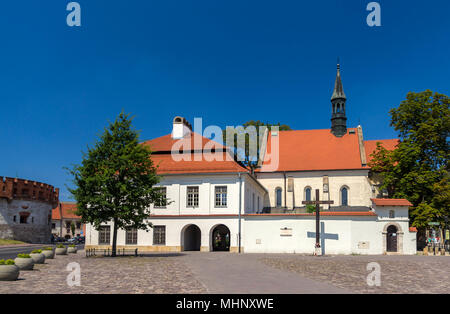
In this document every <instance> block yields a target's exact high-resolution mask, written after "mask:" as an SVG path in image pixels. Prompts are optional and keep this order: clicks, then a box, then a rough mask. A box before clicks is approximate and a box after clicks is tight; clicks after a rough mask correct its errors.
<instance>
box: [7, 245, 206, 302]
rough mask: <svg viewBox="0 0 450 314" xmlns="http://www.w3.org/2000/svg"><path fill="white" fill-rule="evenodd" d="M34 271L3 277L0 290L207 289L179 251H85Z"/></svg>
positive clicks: (135, 291) (147, 290) (128, 291)
mask: <svg viewBox="0 0 450 314" xmlns="http://www.w3.org/2000/svg"><path fill="white" fill-rule="evenodd" d="M70 262H77V263H79V264H80V267H81V286H79V287H77V286H74V287H69V286H68V285H67V280H66V278H67V276H68V275H69V274H70V271H68V270H66V267H67V265H68V264H69V263H70ZM45 263H46V264H41V265H39V264H36V265H35V266H34V268H35V269H34V270H32V271H21V272H20V275H19V280H17V281H13V282H7V281H2V282H1V284H0V293H57V294H66V293H204V292H205V291H206V289H205V288H204V287H203V285H202V284H201V283H200V282H199V281H197V280H196V278H194V277H193V275H192V273H191V272H190V270H189V269H188V268H187V267H186V265H185V263H184V261H183V259H182V258H180V254H170V253H168V254H152V255H149V256H144V257H126V256H125V257H116V258H108V257H92V258H86V257H85V255H84V251H78V253H77V254H69V255H56V256H55V259H48V260H46V261H45Z"/></svg>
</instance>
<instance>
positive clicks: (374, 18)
mask: <svg viewBox="0 0 450 314" xmlns="http://www.w3.org/2000/svg"><path fill="white" fill-rule="evenodd" d="M366 10H367V11H370V13H369V15H367V18H366V22H367V25H369V26H370V27H373V26H381V6H380V4H379V3H378V2H375V1H373V2H370V3H368V4H367V7H366Z"/></svg>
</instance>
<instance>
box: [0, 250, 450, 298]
mask: <svg viewBox="0 0 450 314" xmlns="http://www.w3.org/2000/svg"><path fill="white" fill-rule="evenodd" d="M70 262H77V263H79V265H80V267H81V286H79V287H77V286H74V287H69V286H68V285H67V279H66V278H67V276H68V275H69V274H70V271H69V270H67V269H66V267H67V265H68V264H69V263H70ZM370 262H377V263H379V265H380V267H381V286H380V287H369V286H368V285H367V281H366V278H367V275H368V274H369V273H370V271H368V270H367V269H366V267H367V264H368V263H370ZM346 292H350V293H450V257H446V256H324V257H313V256H305V255H292V254H285V255H283V254H234V253H231V254H230V253H225V252H217V253H214V252H211V253H203V252H183V253H152V254H148V255H146V256H144V257H117V258H108V257H92V258H86V257H85V255H84V251H79V252H78V253H77V254H69V255H66V256H60V255H58V256H56V257H55V259H53V260H52V259H50V260H46V264H43V265H35V270H33V271H21V272H20V276H19V280H18V281H15V282H1V283H0V294H2V293H57V294H59V293H61V294H65V293H346Z"/></svg>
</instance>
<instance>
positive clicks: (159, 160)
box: [152, 153, 248, 174]
mask: <svg viewBox="0 0 450 314" xmlns="http://www.w3.org/2000/svg"><path fill="white" fill-rule="evenodd" d="M214 156H219V157H221V158H222V160H212V159H213V157H214ZM227 156H228V158H230V159H231V160H227ZM181 157H186V158H190V160H189V159H188V160H178V159H174V158H180V159H181ZM196 158H199V159H200V160H195V159H196ZM152 160H153V162H154V165H155V166H158V169H157V173H158V174H182V173H221V172H248V170H247V169H246V168H244V167H242V166H241V165H239V164H238V163H237V162H235V161H234V160H233V158H232V157H231V155H229V154H228V153H203V154H200V153H195V154H175V155H173V156H172V155H171V154H154V155H152ZM210 160H211V161H210Z"/></svg>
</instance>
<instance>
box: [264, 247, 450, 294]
mask: <svg viewBox="0 0 450 314" xmlns="http://www.w3.org/2000/svg"><path fill="white" fill-rule="evenodd" d="M260 261H262V262H263V263H265V264H266V265H269V266H271V267H274V268H276V269H281V270H286V271H291V272H295V273H298V274H300V275H302V276H304V277H307V278H310V279H313V280H316V281H320V282H326V283H329V284H332V285H334V286H336V287H341V288H344V289H347V290H350V291H352V292H353V293H450V257H448V256H417V255H414V256H323V257H314V256H301V255H294V256H292V255H284V256H270V257H269V256H267V257H264V256H262V257H260ZM370 262H377V263H378V264H379V265H380V267H381V286H380V287H376V286H374V287H370V286H368V285H367V280H366V278H367V276H368V274H369V273H370V272H371V271H368V270H367V268H366V267H367V264H368V263H370Z"/></svg>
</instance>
